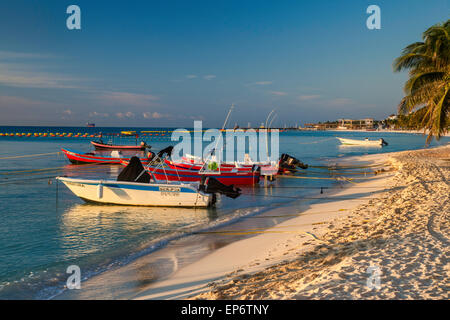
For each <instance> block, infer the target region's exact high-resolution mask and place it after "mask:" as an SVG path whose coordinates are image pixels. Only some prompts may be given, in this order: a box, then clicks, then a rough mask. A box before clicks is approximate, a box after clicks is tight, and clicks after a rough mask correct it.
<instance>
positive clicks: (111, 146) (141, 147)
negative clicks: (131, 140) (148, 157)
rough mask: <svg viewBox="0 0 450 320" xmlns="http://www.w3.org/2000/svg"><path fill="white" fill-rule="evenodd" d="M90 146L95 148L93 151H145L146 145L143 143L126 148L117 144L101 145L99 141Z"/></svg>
mask: <svg viewBox="0 0 450 320" xmlns="http://www.w3.org/2000/svg"><path fill="white" fill-rule="evenodd" d="M91 144H92V145H93V146H94V147H95V150H131V151H132V150H145V148H147V145H146V144H145V142H141V144H140V145H138V146H136V145H134V146H126V145H118V144H109V143H102V142H99V141H91Z"/></svg>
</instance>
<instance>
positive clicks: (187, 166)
mask: <svg viewBox="0 0 450 320" xmlns="http://www.w3.org/2000/svg"><path fill="white" fill-rule="evenodd" d="M164 162H165V164H167V165H168V166H169V167H170V168H171V169H178V170H180V169H181V170H195V171H198V170H200V169H202V165H200V164H194V163H186V162H174V161H170V160H167V159H164ZM205 168H206V167H205ZM233 170H237V171H239V172H242V171H251V170H252V166H245V167H236V166H232V165H229V164H228V165H227V164H221V165H220V171H224V172H229V171H233Z"/></svg>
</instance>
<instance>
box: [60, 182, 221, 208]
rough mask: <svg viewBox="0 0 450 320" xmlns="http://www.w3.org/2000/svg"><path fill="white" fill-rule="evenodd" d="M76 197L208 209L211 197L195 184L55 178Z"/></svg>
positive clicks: (140, 204)
mask: <svg viewBox="0 0 450 320" xmlns="http://www.w3.org/2000/svg"><path fill="white" fill-rule="evenodd" d="M57 179H58V180H59V181H61V182H63V183H64V184H65V185H66V186H67V187H68V188H69V189H70V191H72V192H73V193H74V194H75V195H76V196H78V197H79V198H81V199H83V200H85V201H86V202H94V203H102V204H115V205H129V206H164V207H195V208H200V207H208V206H210V205H211V204H213V200H214V194H212V193H205V192H203V191H201V190H199V185H198V184H188V183H181V182H179V183H174V182H171V183H141V182H127V181H115V180H91V179H77V178H68V177H58V178H57Z"/></svg>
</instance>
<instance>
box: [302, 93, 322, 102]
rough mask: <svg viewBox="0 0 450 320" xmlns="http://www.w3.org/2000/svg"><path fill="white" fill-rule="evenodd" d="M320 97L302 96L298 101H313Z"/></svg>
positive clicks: (316, 95)
mask: <svg viewBox="0 0 450 320" xmlns="http://www.w3.org/2000/svg"><path fill="white" fill-rule="evenodd" d="M319 98H320V95H318V94H311V95H302V96H299V97H298V100H301V101H307V100H315V99H319Z"/></svg>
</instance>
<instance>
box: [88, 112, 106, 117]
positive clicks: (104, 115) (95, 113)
mask: <svg viewBox="0 0 450 320" xmlns="http://www.w3.org/2000/svg"><path fill="white" fill-rule="evenodd" d="M89 117H91V118H92V117H104V118H106V117H109V114H108V113H101V112H97V111H93V112H89Z"/></svg>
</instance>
